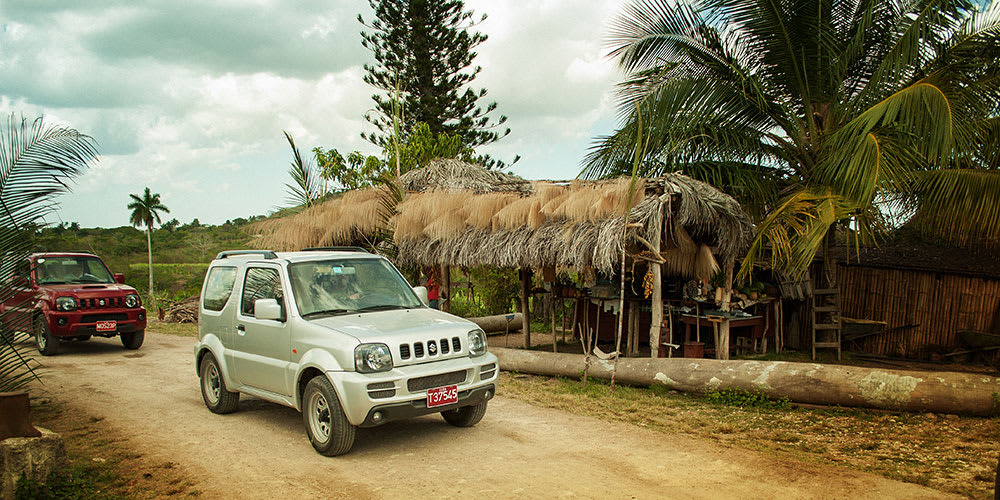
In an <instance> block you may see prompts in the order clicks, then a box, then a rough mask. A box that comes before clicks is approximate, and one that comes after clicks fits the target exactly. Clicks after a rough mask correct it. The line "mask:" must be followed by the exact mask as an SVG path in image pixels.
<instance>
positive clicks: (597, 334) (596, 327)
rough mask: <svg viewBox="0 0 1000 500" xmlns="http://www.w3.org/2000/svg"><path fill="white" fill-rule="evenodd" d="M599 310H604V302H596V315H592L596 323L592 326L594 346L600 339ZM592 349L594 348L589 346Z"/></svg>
mask: <svg viewBox="0 0 1000 500" xmlns="http://www.w3.org/2000/svg"><path fill="white" fill-rule="evenodd" d="M601 309H604V301H603V300H598V302H597V314H595V315H594V319H595V320H596V323H595V324H594V345H597V342H598V340H599V339H600V338H601V312H603V311H601ZM590 347H591V349H593V347H594V346H590Z"/></svg>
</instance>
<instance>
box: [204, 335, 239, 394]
mask: <svg viewBox="0 0 1000 500" xmlns="http://www.w3.org/2000/svg"><path fill="white" fill-rule="evenodd" d="M195 349H196V350H197V353H196V354H195V358H194V371H195V373H196V374H198V376H199V377H200V376H201V360H202V359H204V357H205V355H206V354H211V355H212V357H214V358H215V362H216V363H218V364H219V371H220V372H221V374H222V380H224V381H225V382H226V387H228V388H229V390H231V391H234V390H236V386H237V385H238V384H236V382H235V381H234V380H233V379H231V378H230V377H229V373H230V372H229V366H228V365H227V364H226V357H225V356H224V355H223V353H225V352H226V348H225V347H223V346H222V341H221V340H219V337H216V336H215V335H214V334H211V333H209V334H206V335H205V336H204V337H203V338H202V339H201V341H200V342H198V344H197V345H196V346H195Z"/></svg>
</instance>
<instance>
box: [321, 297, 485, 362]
mask: <svg viewBox="0 0 1000 500" xmlns="http://www.w3.org/2000/svg"><path fill="white" fill-rule="evenodd" d="M312 323H313V324H315V325H319V326H323V327H326V328H330V329H333V330H336V331H338V332H340V333H343V334H346V335H350V336H352V337H355V338H357V339H358V341H359V342H362V343H367V342H380V343H384V344H386V345H387V346H389V350H390V351H391V352H392V358H393V363H394V364H395V366H403V365H411V364H419V363H426V362H430V361H436V360H440V359H448V358H458V357H464V356H468V353H469V346H468V342H469V340H468V333H469V331H470V330H473V329H475V328H477V326H476V324H475V323H472V322H471V321H467V320H464V319H462V318H459V317H458V316H452V315H451V314H448V313H445V312H441V311H438V310H437V309H429V308H420V309H400V310H395V311H379V312H370V313H364V314H349V315H345V316H333V317H330V318H323V319H318V320H313V321H312Z"/></svg>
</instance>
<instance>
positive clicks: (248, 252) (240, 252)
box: [215, 250, 278, 259]
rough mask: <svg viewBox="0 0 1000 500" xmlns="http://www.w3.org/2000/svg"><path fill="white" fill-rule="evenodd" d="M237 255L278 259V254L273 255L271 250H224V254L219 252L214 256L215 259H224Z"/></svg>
mask: <svg viewBox="0 0 1000 500" xmlns="http://www.w3.org/2000/svg"><path fill="white" fill-rule="evenodd" d="M237 255H261V256H263V257H264V258H265V259H277V258H278V254H276V253H274V251H272V250H226V251H225V252H219V255H216V256H215V258H216V259H226V258H229V257H235V256H237Z"/></svg>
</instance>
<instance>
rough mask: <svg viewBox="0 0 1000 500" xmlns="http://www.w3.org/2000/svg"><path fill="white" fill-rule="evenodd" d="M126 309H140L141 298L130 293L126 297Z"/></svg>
mask: <svg viewBox="0 0 1000 500" xmlns="http://www.w3.org/2000/svg"><path fill="white" fill-rule="evenodd" d="M125 307H127V308H129V309H132V308H133V307H139V296H138V295H136V294H134V293H130V294H128V295H126V296H125Z"/></svg>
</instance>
